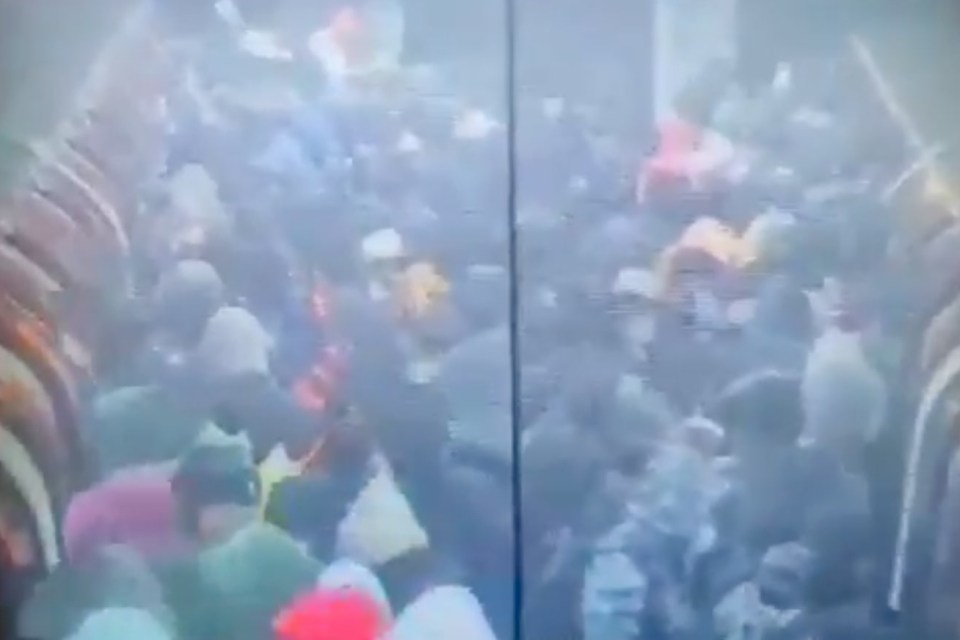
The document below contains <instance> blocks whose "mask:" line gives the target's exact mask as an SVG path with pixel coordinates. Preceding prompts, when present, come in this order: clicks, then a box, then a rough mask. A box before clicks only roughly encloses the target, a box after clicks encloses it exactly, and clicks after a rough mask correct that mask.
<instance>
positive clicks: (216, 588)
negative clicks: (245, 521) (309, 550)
mask: <svg viewBox="0 0 960 640" xmlns="http://www.w3.org/2000/svg"><path fill="white" fill-rule="evenodd" d="M198 568H199V573H200V577H201V580H202V582H203V584H204V585H205V587H206V589H208V590H209V592H210V593H211V595H212V598H211V600H212V602H213V603H215V604H214V609H215V610H214V611H211V614H212V615H213V616H214V617H215V618H216V619H218V620H222V621H224V623H225V625H226V626H227V629H225V631H228V632H229V633H226V634H225V635H224V636H223V637H228V638H232V639H234V640H262V639H263V638H269V637H271V632H272V627H273V621H274V618H275V616H276V615H277V613H278V612H279V611H280V610H281V608H282V607H283V606H284V605H285V604H287V603H288V602H290V601H291V600H293V599H294V598H295V597H297V596H298V595H300V594H302V593H306V592H308V591H310V590H311V589H313V587H314V584H315V583H316V580H317V574H318V573H319V566H318V565H317V563H316V561H314V560H313V559H312V558H310V557H309V556H308V555H307V554H306V553H304V552H303V551H302V550H301V549H300V547H299V546H298V545H297V543H296V542H295V541H294V540H293V539H292V538H290V537H288V536H287V535H286V534H284V533H283V532H282V531H280V530H279V529H276V528H274V527H272V526H270V525H265V524H260V523H255V524H252V525H249V526H247V527H245V528H244V529H242V530H240V531H239V532H237V533H235V534H234V535H233V536H232V537H231V538H230V539H228V540H227V541H226V542H224V543H223V544H220V545H218V546H216V547H213V548H211V549H208V550H206V551H204V552H202V553H201V554H200V557H199V558H198Z"/></svg>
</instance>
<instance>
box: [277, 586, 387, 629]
mask: <svg viewBox="0 0 960 640" xmlns="http://www.w3.org/2000/svg"><path fill="white" fill-rule="evenodd" d="M273 627H274V631H275V633H276V636H275V637H276V638H277V640H378V638H380V637H381V635H382V633H383V632H384V631H385V630H386V628H387V625H386V622H385V620H384V619H383V617H382V615H381V613H380V611H379V609H378V607H377V603H376V602H375V601H374V600H373V598H371V597H370V596H368V595H367V594H365V593H363V592H361V591H357V590H354V589H320V590H317V591H315V592H313V593H308V594H306V595H303V596H300V597H299V598H297V599H296V600H295V601H294V602H293V604H291V605H290V606H289V607H287V608H286V609H284V610H283V611H282V612H281V613H280V615H279V616H277V619H276V620H275V621H274V625H273Z"/></svg>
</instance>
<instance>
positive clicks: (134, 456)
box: [84, 374, 213, 475]
mask: <svg viewBox="0 0 960 640" xmlns="http://www.w3.org/2000/svg"><path fill="white" fill-rule="evenodd" d="M187 380H188V376H184V375H179V374H178V375H176V376H170V377H168V379H166V380H162V381H157V382H156V383H154V384H151V385H145V386H133V387H123V388H120V389H114V390H109V391H105V392H104V393H102V394H100V395H99V396H97V397H96V398H94V400H93V403H92V406H91V408H90V409H89V420H88V427H87V429H86V433H85V434H84V436H85V440H86V443H87V446H88V447H89V450H90V452H91V454H92V457H93V458H94V460H95V462H96V464H97V466H98V469H99V471H100V473H101V474H103V475H109V474H111V473H113V472H115V471H118V470H120V469H124V468H127V467H136V466H141V465H149V464H155V463H162V462H165V461H168V460H171V459H174V458H176V457H177V456H178V455H180V454H181V453H183V451H185V450H186V449H187V447H189V445H190V443H191V442H193V440H194V439H195V438H196V437H197V435H198V434H199V433H200V432H201V431H202V430H203V429H204V428H205V427H206V426H207V425H208V424H209V423H210V421H211V419H212V417H213V416H212V411H211V409H212V407H211V405H210V403H209V401H208V398H206V397H205V396H204V394H203V393H201V392H200V390H199V389H197V388H195V387H191V385H190V384H188V383H187Z"/></svg>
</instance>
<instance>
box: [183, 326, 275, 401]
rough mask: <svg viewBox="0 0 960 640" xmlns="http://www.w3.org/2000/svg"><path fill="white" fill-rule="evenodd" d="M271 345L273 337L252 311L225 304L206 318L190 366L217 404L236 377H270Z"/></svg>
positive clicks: (232, 384) (240, 378) (237, 378)
mask: <svg viewBox="0 0 960 640" xmlns="http://www.w3.org/2000/svg"><path fill="white" fill-rule="evenodd" d="M272 347H273V341H272V337H271V336H270V335H269V334H268V333H267V330H266V329H265V328H264V327H263V325H262V324H260V321H259V320H258V319H257V318H256V317H255V316H254V315H253V314H251V313H250V312H249V311H247V310H246V309H243V308H241V307H223V308H221V309H219V310H218V311H217V312H216V313H215V314H214V315H213V317H211V318H210V320H209V321H208V322H207V325H206V328H205V329H204V331H203V335H202V337H201V338H200V342H199V344H198V345H197V347H196V349H195V350H194V351H193V353H192V354H191V361H190V363H191V369H192V371H193V373H194V375H195V377H196V380H197V382H198V383H201V384H202V385H203V388H204V392H206V393H209V394H210V395H211V404H213V405H216V404H218V402H219V401H220V398H219V397H218V396H220V395H222V394H224V393H227V391H229V390H230V389H231V388H233V387H234V386H236V385H235V381H237V380H247V379H255V378H268V377H270V355H271V350H272Z"/></svg>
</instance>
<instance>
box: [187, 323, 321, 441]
mask: <svg viewBox="0 0 960 640" xmlns="http://www.w3.org/2000/svg"><path fill="white" fill-rule="evenodd" d="M273 344H274V342H273V338H272V336H271V335H270V334H269V333H268V332H267V331H266V330H265V329H264V328H263V326H262V325H261V324H260V322H259V321H258V320H257V318H256V317H254V316H253V315H252V314H251V313H250V312H249V311H247V310H246V309H243V308H240V307H223V308H221V309H220V310H219V311H217V313H215V314H214V315H213V317H212V318H211V319H210V321H209V322H208V323H207V327H206V329H205V331H204V333H203V337H202V338H201V339H200V343H199V344H198V345H197V347H196V349H194V351H193V352H192V353H191V355H190V361H189V367H190V372H191V374H192V376H193V377H194V379H195V381H196V383H197V384H196V386H197V387H198V389H199V390H201V392H202V393H203V394H204V395H205V396H206V401H207V404H208V406H210V407H211V412H212V415H213V416H214V418H215V420H216V423H217V425H218V426H219V427H220V428H221V429H223V430H225V431H227V432H229V433H236V432H240V431H243V432H244V433H246V434H247V436H248V437H249V439H250V442H251V443H252V445H253V448H254V456H255V458H256V459H257V460H262V459H263V458H264V457H265V456H266V455H267V454H269V452H270V451H271V450H272V449H273V448H274V447H275V446H277V445H278V444H282V445H283V446H284V447H286V448H287V449H288V451H289V452H290V453H291V455H298V454H299V453H303V452H304V449H305V448H307V447H308V446H309V444H310V443H312V442H314V441H315V440H316V439H317V438H318V437H320V436H321V435H322V430H321V429H320V428H319V427H320V423H319V422H318V421H317V420H315V419H314V418H313V417H312V416H311V414H309V412H307V411H304V410H303V409H302V408H300V407H298V406H297V404H296V402H294V399H293V398H292V397H290V396H289V394H288V393H287V392H286V391H285V390H283V389H282V388H280V387H279V386H278V385H277V384H276V382H275V380H274V378H273V375H272V371H271V356H272V351H273Z"/></svg>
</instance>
